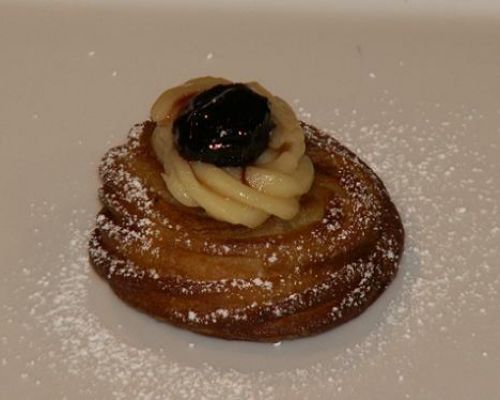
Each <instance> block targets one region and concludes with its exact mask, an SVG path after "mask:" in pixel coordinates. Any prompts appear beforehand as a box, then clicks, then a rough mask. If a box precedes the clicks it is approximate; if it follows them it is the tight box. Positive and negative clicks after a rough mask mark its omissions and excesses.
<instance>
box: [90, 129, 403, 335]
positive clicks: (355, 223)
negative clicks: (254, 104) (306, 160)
mask: <svg viewBox="0 0 500 400" xmlns="http://www.w3.org/2000/svg"><path fill="white" fill-rule="evenodd" d="M301 124H302V127H303V129H304V132H305V136H306V153H307V154H308V155H309V157H310V158H311V160H312V161H313V163H314V167H315V180H314V183H313V186H312V189H311V190H310V191H309V193H307V194H305V195H304V196H303V197H302V198H301V211H300V212H299V214H298V215H297V216H296V217H295V218H293V219H292V220H290V221H283V220H280V219H279V218H276V217H271V218H270V219H269V220H268V221H266V222H265V223H264V224H263V225H262V226H260V227H258V228H256V229H250V228H245V227H242V226H235V225H231V224H229V223H225V222H221V221H216V220H214V219H212V218H210V217H209V216H207V215H206V214H205V213H204V212H203V211H202V210H200V209H196V208H189V207H185V206H183V205H181V204H180V203H178V202H177V201H176V200H174V199H173V198H172V196H171V195H170V194H169V193H168V191H167V190H166V188H165V185H164V183H163V180H162V178H161V173H162V171H163V170H162V166H161V164H160V163H159V162H158V160H157V159H156V156H155V154H154V151H153V150H152V146H151V144H150V141H151V134H152V132H153V130H154V128H155V123H154V122H151V121H146V122H144V123H142V124H138V125H136V126H135V127H134V128H133V129H132V130H131V132H130V134H129V136H128V141H127V143H126V144H125V145H122V146H119V147H116V148H113V149H111V150H110V151H109V152H108V153H107V154H106V155H105V157H104V158H103V160H102V162H101V164H100V168H99V173H100V176H101V179H102V182H103V185H102V188H101V189H100V191H99V197H100V200H101V202H102V204H103V208H102V210H101V211H100V213H99V215H98V217H97V223H96V228H95V229H94V231H93V232H92V235H91V239H90V244H89V254H90V260H91V262H92V264H93V266H94V269H95V270H96V271H97V272H98V273H99V274H100V275H101V276H102V277H103V278H104V279H106V280H107V281H108V283H109V285H110V286H111V288H112V289H113V290H114V292H115V293H116V294H117V295H118V296H119V297H120V298H122V299H123V300H124V301H125V302H127V303H128V304H130V305H132V306H134V307H136V308H138V309H140V310H142V311H144V312H146V313H148V314H151V315H153V316H154V317H156V318H159V319H162V320H166V321H168V322H169V323H171V324H173V325H176V326H179V327H182V328H185V329H189V330H191V331H194V332H198V333H201V334H205V335H210V336H216V337H221V338H226V339H239V340H252V341H278V340H282V339H292V338H297V337H303V336H310V335H313V334H317V333H320V332H322V331H325V330H327V329H330V328H333V327H335V326H337V325H340V324H342V323H343V322H346V321H348V320H349V319H351V318H353V317H355V316H357V315H359V314H360V313H361V312H363V311H364V310H365V309H366V308H367V307H368V306H369V305H370V304H371V303H372V302H373V301H375V299H376V298H377V297H378V296H379V295H380V294H381V293H382V292H383V291H384V289H385V288H386V287H387V285H388V284H389V283H390V282H391V281H392V279H393V278H394V276H395V274H396V272H397V269H398V264H399V261H400V258H401V256H402V252H403V247H404V230H403V226H402V223H401V219H400V216H399V214H398V212H397V210H396V208H395V206H394V204H393V203H392V201H391V199H390V197H389V195H388V193H387V190H386V189H385V187H384V185H383V183H382V181H381V180H380V179H379V178H378V177H377V176H376V175H375V173H374V172H373V171H372V170H371V169H370V168H369V167H368V166H367V165H366V164H365V163H364V162H363V161H361V160H360V159H359V158H358V157H357V156H356V155H355V154H354V153H352V152H351V151H349V150H348V149H347V148H346V147H344V146H342V145H341V144H340V143H339V142H338V141H336V140H335V139H334V138H333V137H331V136H330V135H328V134H326V133H323V132H321V131H320V130H318V129H316V128H315V127H313V126H311V125H308V124H306V123H303V122H302V123H301Z"/></svg>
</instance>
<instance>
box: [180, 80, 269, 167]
mask: <svg viewBox="0 0 500 400" xmlns="http://www.w3.org/2000/svg"><path fill="white" fill-rule="evenodd" d="M273 127H274V124H273V122H272V121H271V110H270V108H269V103H268V100H267V98H266V97H264V96H261V95H259V94H257V93H255V92H254V91H253V90H251V89H250V88H248V87H247V86H245V85H244V84H241V83H235V84H229V85H217V86H214V87H212V88H211V89H209V90H206V91H204V92H202V93H200V94H198V95H197V96H195V97H193V98H192V99H191V101H189V102H188V104H187V105H186V106H185V107H184V108H183V109H182V110H181V111H180V113H179V116H178V117H177V118H176V120H175V121H174V125H173V130H174V137H175V143H176V146H177V150H178V151H179V153H180V154H181V156H183V157H184V158H185V159H187V160H193V161H194V160H197V161H203V162H207V163H210V164H215V165H217V166H221V167H223V166H245V165H248V164H251V163H252V162H253V161H255V160H256V159H257V158H258V157H259V156H260V155H261V154H262V153H263V152H264V150H265V149H266V148H267V145H268V142H269V134H270V132H271V130H272V129H273Z"/></svg>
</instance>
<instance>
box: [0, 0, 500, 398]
mask: <svg viewBox="0 0 500 400" xmlns="http://www.w3.org/2000/svg"><path fill="white" fill-rule="evenodd" d="M294 3H297V2H294ZM387 3H388V2H385V6H387ZM451 3H452V2H448V4H451ZM459 3H460V5H461V6H463V4H462V2H459ZM355 4H357V5H358V7H352V8H349V7H343V8H342V7H340V8H339V10H341V11H339V10H337V11H336V9H335V6H332V5H331V4H330V5H329V4H327V2H324V1H323V2H321V1H318V2H317V3H314V4H310V5H308V6H307V9H306V8H305V7H304V6H303V5H302V6H299V5H298V4H295V5H294V6H290V7H286V6H285V5H284V4H282V3H281V2H279V1H272V2H269V4H264V3H262V4H260V5H258V4H253V5H252V4H251V3H250V2H246V3H245V5H244V6H235V5H231V4H230V3H229V2H223V1H213V2H210V3H207V4H201V3H200V4H198V5H197V6H196V5H195V4H194V3H193V2H191V3H190V4H189V5H186V6H176V5H173V4H170V5H168V4H162V3H161V2H157V3H153V2H152V3H148V4H147V5H144V4H143V5H139V4H137V3H134V2H128V4H127V5H119V4H117V3H112V4H111V3H110V4H108V5H107V6H103V5H99V4H95V5H87V6H84V5H83V4H80V5H77V4H76V3H75V4H72V5H67V4H66V5H65V4H64V3H61V4H59V5H58V4H57V3H45V2H33V3H22V4H20V3H19V4H17V5H15V4H11V5H8V4H4V5H1V6H0V16H1V18H0V19H1V23H0V49H2V50H1V59H2V62H1V63H0V89H1V92H0V93H1V95H0V171H1V173H0V187H1V188H2V195H1V196H0V217H1V219H0V221H1V229H0V254H1V274H0V303H1V313H0V382H1V385H0V397H1V398H9V399H27V398H29V399H32V398H36V399H61V398H67V399H95V398H106V399H112V398H115V399H125V398H131V399H165V398H168V399H324V398H339V399H382V398H384V399H405V398H409V399H427V400H432V399H455V400H465V399H471V398H481V399H494V398H498V388H499V386H498V373H499V372H498V371H499V369H500V352H499V348H498V345H499V341H500V340H499V339H500V336H499V331H500V308H499V304H500V294H499V293H500V281H499V279H500V278H499V260H500V250H499V243H500V214H499V211H498V207H499V198H500V180H499V179H500V161H499V158H500V157H499V151H500V150H499V146H500V131H499V127H500V74H499V70H500V69H499V68H500V48H499V42H498V39H499V37H500V23H499V22H500V12H499V11H498V7H496V8H494V7H493V6H492V8H491V12H488V9H487V4H483V6H484V7H486V8H485V9H481V10H479V11H480V12H473V11H474V10H471V13H470V15H468V14H467V13H466V11H467V10H465V11H464V8H463V7H462V8H460V7H458V8H450V10H451V12H450V13H449V15H446V14H445V13H443V12H441V13H440V14H439V16H437V15H433V14H432V12H431V11H432V9H431V10H430V11H429V10H427V11H428V12H420V11H421V10H420V11H419V12H418V13H417V12H416V11H415V12H413V11H414V10H415V9H414V8H412V7H411V5H409V6H408V7H409V8H407V9H406V11H405V8H404V7H405V6H404V4H405V3H403V2H401V4H399V2H398V6H397V7H396V9H397V10H398V13H391V12H390V8H388V7H385V8H384V9H383V10H385V11H384V12H381V11H380V10H378V12H376V11H377V10H375V9H374V10H371V9H368V10H364V11H363V10H362V7H359V4H360V2H356V3H355ZM402 4H403V5H402ZM344 6H345V4H344ZM484 7H483V8H484ZM445 9H446V8H443V2H440V8H439V10H441V11H443V10H445ZM457 10H458V11H457ZM372 11H373V12H372ZM206 74H211V75H219V76H225V77H228V78H230V79H235V80H242V81H245V80H258V81H260V82H261V83H262V84H264V85H265V86H266V87H268V88H269V89H271V90H272V91H273V92H275V93H277V94H279V95H281V96H282V97H284V98H285V99H287V100H288V101H289V102H290V103H291V104H292V105H293V106H294V108H295V109H296V110H297V112H298V113H299V114H300V116H301V117H302V118H304V119H306V120H308V121H311V122H313V123H314V124H315V125H317V126H319V127H322V128H326V129H331V130H332V132H334V135H335V136H336V137H337V138H339V139H340V140H341V141H343V142H344V143H346V144H347V145H349V146H350V147H351V148H352V149H353V150H355V151H357V152H358V153H359V154H360V155H361V156H362V157H363V158H364V159H365V160H366V161H368V163H369V164H370V165H371V166H372V167H373V168H374V169H375V170H376V171H377V173H379V174H380V176H381V177H382V178H383V180H384V182H385V183H386V184H387V186H388V188H389V191H390V193H391V195H392V196H393V199H394V200H395V202H396V204H397V206H398V208H399V209H400V211H401V213H402V215H403V218H404V223H405V226H406V230H407V248H406V253H405V258H404V260H403V263H402V265H401V271H400V274H399V275H398V277H397V279H396V281H395V282H394V284H393V285H392V286H391V287H390V288H389V290H387V292H386V293H385V294H384V295H383V296H382V298H381V299H380V300H379V301H377V303H376V304H375V305H374V306H372V307H371V308H370V309H369V310H368V311H367V312H366V313H364V314H363V315H362V316H361V317H359V318H357V319H356V320H354V321H352V322H350V323H348V324H346V325H344V326H342V327H341V328H339V329H336V330H333V331H331V332H328V333H325V334H323V335H320V336H318V337H314V338H309V339H302V340H297V341H293V342H285V343H282V344H281V345H279V346H278V345H275V346H273V345H268V344H251V343H236V342H225V341H221V340H216V339H209V338H205V337H200V336H197V335H194V334H191V333H189V332H185V331H180V330H177V329H175V328H172V327H170V326H168V325H166V324H161V323H158V322H155V321H154V320H153V319H151V318H149V317H147V316H145V315H142V314H140V313H138V312H136V311H134V310H132V309H130V308H128V307H127V306H125V305H124V304H122V303H121V302H120V301H119V300H117V298H116V297H115V296H114V295H113V294H112V293H111V291H110V290H109V289H108V287H107V285H106V284H105V283H104V282H103V281H102V280H100V279H99V278H98V277H97V276H96V275H95V273H94V272H93V271H92V270H91V269H90V268H89V265H88V262H87V257H86V240H87V232H88V229H89V228H90V227H91V226H92V224H93V218H94V215H95V213H96V212H97V210H98V208H99V205H98V202H97V196H96V192H97V188H98V185H99V182H98V179H97V173H96V167H97V164H98V162H99V159H100V157H101V156H102V155H103V153H104V152H105V150H106V149H107V148H109V147H110V146H111V145H115V144H118V143H121V142H123V141H124V139H125V135H126V133H127V130H128V129H129V127H130V126H131V125H132V124H133V123H135V122H137V121H141V120H143V119H145V118H146V117H147V114H148V110H149V107H150V105H151V102H152V101H153V100H154V99H155V98H156V96H157V95H158V94H159V93H160V92H161V91H162V90H164V89H165V88H167V87H169V86H171V85H174V84H176V83H179V82H182V81H184V80H186V79H188V78H192V77H195V76H199V75H206Z"/></svg>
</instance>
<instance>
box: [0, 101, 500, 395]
mask: <svg viewBox="0 0 500 400" xmlns="http://www.w3.org/2000/svg"><path fill="white" fill-rule="evenodd" d="M384 96H385V100H386V101H388V98H389V97H390V96H389V94H385V95H384ZM392 101H393V103H395V104H397V99H392ZM384 104H387V102H386V103H384ZM440 110H442V112H443V113H444V114H446V115H445V117H444V118H445V119H443V120H441V121H431V120H430V119H429V122H428V123H426V125H427V128H425V129H420V128H415V129H414V127H416V124H417V122H415V123H414V124H412V123H408V122H405V123H399V122H398V120H397V115H396V116H392V118H391V119H387V120H385V119H384V118H383V117H381V118H380V120H377V122H370V121H365V120H363V113H362V112H361V111H360V110H358V112H357V114H352V113H351V111H350V110H348V111H346V112H342V111H339V112H338V114H339V115H338V116H337V117H335V118H334V119H333V118H331V117H329V118H330V119H333V122H332V130H333V131H334V132H335V136H336V137H337V138H339V139H341V141H342V142H344V143H347V144H349V145H350V146H351V147H352V148H353V149H356V151H357V152H358V153H359V155H360V157H361V158H362V159H364V160H366V161H368V162H369V164H370V165H371V166H372V167H373V168H374V169H375V170H376V172H377V173H378V174H379V175H380V176H381V177H382V178H383V180H384V183H385V184H386V185H387V187H388V188H389V191H390V193H391V195H392V197H393V199H394V200H395V202H396V204H397V205H398V208H399V210H400V211H401V213H402V216H403V219H404V222H405V227H406V230H407V238H408V243H407V249H406V256H405V260H404V262H403V265H402V269H401V271H400V276H399V278H398V279H397V281H396V282H395V285H394V287H391V288H390V289H389V291H388V292H387V294H386V295H385V296H384V297H383V298H382V299H381V300H380V301H379V302H378V303H377V304H376V305H375V306H374V307H372V309H370V310H368V311H367V313H366V314H365V315H364V316H363V317H362V318H360V319H358V320H357V321H355V322H353V323H349V324H347V325H346V326H344V327H343V328H341V329H339V330H335V331H333V332H331V333H327V334H324V335H321V336H319V337H316V338H313V339H306V340H303V341H297V342H285V343H282V344H281V345H280V346H277V345H276V346H273V345H258V344H252V345H250V344H245V343H226V342H221V341H218V340H216V339H207V338H202V337H198V336H196V335H192V334H190V333H186V332H184V331H182V332H181V331H178V330H176V329H174V328H171V327H169V326H167V325H165V324H156V323H155V322H154V321H153V320H152V319H150V318H149V317H143V316H140V315H139V314H138V313H136V312H135V311H132V310H130V309H128V308H127V307H126V306H123V305H121V303H119V301H118V300H116V299H114V297H113V295H112V293H111V292H110V291H108V290H107V288H106V287H105V286H104V284H103V283H102V282H101V281H100V280H99V278H97V277H96V276H95V274H94V273H93V271H92V270H91V269H90V267H89V265H88V261H87V255H86V251H87V240H88V233H89V229H90V228H91V226H92V224H93V218H94V211H95V210H80V209H75V212H74V213H73V214H71V215H70V216H69V217H68V220H66V221H58V220H57V219H56V217H55V216H56V215H57V213H58V208H59V207H58V204H53V203H50V202H47V203H46V204H34V205H33V206H32V207H31V218H32V219H33V221H35V220H36V221H38V222H37V224H36V225H34V226H33V230H32V233H31V234H32V236H33V243H34V244H35V245H36V250H34V251H35V252H36V257H35V259H36V262H34V260H35V259H34V260H32V261H33V262H27V261H26V260H20V262H19V267H20V268H17V269H14V270H13V271H12V272H9V273H12V274H17V275H16V276H19V277H22V278H20V279H22V281H23V282H25V284H24V285H22V286H23V287H17V288H15V290H16V291H18V293H24V294H25V297H26V298H27V301H26V310H21V309H19V307H16V305H15V304H10V303H6V304H4V305H2V313H3V316H2V318H3V323H4V324H5V325H4V326H5V327H9V326H12V325H13V324H16V323H17V321H18V320H21V316H20V314H22V315H23V317H22V318H23V319H24V328H21V327H20V328H19V330H17V331H16V332H21V334H19V333H17V334H16V335H14V334H12V333H11V332H12V331H11V330H7V331H6V332H7V333H3V334H0V336H1V341H0V350H2V357H1V364H0V366H1V367H3V368H9V367H10V366H12V365H18V364H19V363H22V365H23V370H22V373H21V375H20V379H22V381H23V382H24V383H25V384H33V385H41V386H44V385H45V384H46V382H45V381H44V380H41V382H40V378H39V376H37V372H36V371H37V366H38V365H40V368H44V369H47V370H48V371H51V373H52V374H53V375H54V376H60V378H54V379H61V380H65V379H75V381H81V382H82V385H83V384H84V385H85V386H86V389H85V390H86V391H87V392H82V393H85V397H87V398H92V397H96V393H103V390H105V391H106V393H108V396H107V398H115V399H125V398H137V399H163V398H180V399H199V398H206V399H218V398H224V399H285V398H290V397H292V396H295V397H298V398H324V394H325V393H329V394H330V395H331V397H333V398H335V397H342V398H356V390H357V389H356V384H357V383H359V382H360V381H362V380H366V379H370V377H372V376H378V375H379V374H378V372H377V371H380V370H384V371H385V372H384V375H383V379H384V380H385V381H386V382H387V383H388V384H390V385H392V384H393V385H398V387H401V388H402V389H401V392H398V393H402V395H401V396H400V397H401V398H405V397H404V396H405V392H404V388H405V385H410V384H411V382H412V380H413V379H415V376H417V375H418V371H420V370H421V369H422V367H423V364H422V361H421V360H419V359H418V357H417V356H416V354H417V353H418V352H420V351H430V350H426V349H427V348H428V346H434V347H430V349H435V348H436V347H435V346H439V343H438V342H436V338H437V336H435V332H439V334H440V335H441V336H440V337H442V339H443V341H445V343H446V346H451V347H453V346H455V347H456V350H457V352H464V351H468V353H467V354H465V355H466V356H467V357H473V356H474V354H472V353H471V351H472V350H471V349H476V351H477V357H479V358H480V359H482V360H484V361H485V362H493V361H492V360H495V357H496V354H497V351H496V349H495V348H492V347H489V346H488V345H487V344H484V342H483V337H484V335H485V334H486V333H485V332H484V331H483V329H482V326H483V325H484V324H485V321H487V320H488V318H495V316H496V315H497V314H498V302H497V299H498V295H499V287H500V276H499V271H498V268H497V266H498V259H499V257H500V255H499V253H498V252H499V248H498V239H499V234H500V220H499V211H498V207H499V205H498V199H499V198H500V193H499V187H500V186H499V184H498V180H497V179H498V178H497V176H495V168H498V165H497V164H492V163H490V162H489V161H488V159H487V158H486V157H485V156H484V154H483V152H484V147H482V145H481V144H480V143H478V144H477V147H476V146H470V145H467V146H466V145H465V143H466V142H465V141H464V140H463V139H464V137H465V136H466V135H469V134H472V132H474V131H475V130H476V126H475V125H474V124H473V123H474V121H476V120H479V119H480V118H479V113H478V112H474V111H472V110H471V109H469V108H463V109H462V108H460V107H459V108H458V109H450V110H447V109H445V107H444V106H443V105H441V106H440ZM384 111H385V110H384ZM448 113H451V114H450V115H448ZM353 116H355V119H353ZM417 116H418V118H423V119H425V118H427V115H426V113H425V110H420V111H419V113H418V112H417ZM470 116H472V119H471V118H469V117H470ZM318 118H319V119H321V118H323V117H322V116H321V115H320V116H319V117H318ZM484 118H489V116H488V115H486V114H485V116H484ZM443 121H444V122H449V125H448V124H446V125H443V124H442V122H443ZM463 124H465V125H466V126H465V127H464V126H463ZM447 173H448V174H447ZM134 185H135V184H134ZM132 189H134V191H135V193H136V195H137V196H138V197H137V198H139V199H143V200H145V199H144V197H143V194H144V193H143V191H142V188H141V187H136V186H134V187H132ZM135 189H137V190H135ZM89 190H90V189H89ZM134 196H135V195H134ZM145 204H147V200H145ZM49 220H51V221H57V223H58V224H59V225H60V232H59V236H58V237H57V238H53V237H51V236H49V235H47V234H46V233H45V231H44V230H43V225H40V222H39V221H42V222H43V221H49ZM144 224H145V226H147V222H144ZM332 229H335V226H333V227H332ZM59 241H63V242H64V246H62V248H60V249H59V250H58V251H57V252H55V251H54V249H55V248H56V247H55V244H56V243H57V242H59ZM38 243H39V245H37V244H38ZM224 251H225V252H229V251H231V249H226V250H224ZM391 252H392V251H391V250H389V251H388V252H387V257H389V258H391V257H392V256H393V254H391ZM271 258H272V256H271ZM268 261H269V262H272V260H268ZM367 272H369V270H368V271H367ZM155 274H156V271H150V275H151V277H152V278H154V276H155ZM4 279H5V278H4ZM257 279H258V278H257ZM3 282H6V281H3ZM2 284H4V283H2ZM231 284H234V285H239V284H241V285H244V284H245V283H244V282H240V281H237V280H235V281H234V283H233V282H231ZM254 284H255V285H257V286H259V287H261V288H262V289H264V290H265V287H266V281H265V280H262V279H260V281H257V282H254ZM5 286H6V287H7V286H8V285H7V283H5ZM9 290H10V289H9ZM318 290H319V289H318ZM13 291H14V290H13ZM351 301H353V300H351ZM279 312H282V310H279ZM333 312H340V310H334V311H333ZM24 314H25V315H24ZM216 314H217V315H214V318H225V316H226V310H224V309H219V310H217V311H216ZM197 317H198V316H197V315H195V314H194V313H193V314H190V315H188V318H193V319H196V318H197ZM465 319H468V320H469V321H471V323H469V324H467V325H464V323H465V322H464V320H465ZM9 321H10V322H9ZM485 326H486V325H485ZM120 327H121V328H120ZM456 331H460V332H461V335H463V336H465V335H466V336H467V337H468V339H464V338H463V337H462V336H458V335H456V334H455V332H456ZM433 335H434V336H433ZM430 337H432V340H431V339H429V338H430ZM35 338H36V346H35V345H34V344H33V343H35V342H34V340H35ZM435 342H436V343H437V344H434V345H433V343H435ZM463 343H465V345H466V346H464V345H463ZM16 346H23V347H26V348H31V349H32V350H31V351H32V354H33V357H32V358H26V359H25V358H21V357H20V358H17V357H18V356H19V354H17V353H16V352H13V350H7V349H15V348H17V347H16ZM29 346H31V347H29ZM422 349H423V350H422ZM466 349H467V350H466ZM188 352H190V353H189V354H194V355H196V357H195V358H194V359H193V358H189V357H188V356H187V354H188ZM228 354H230V356H228ZM465 355H464V356H465ZM241 360H245V361H248V360H249V361H248V362H247V363H245V365H241V363H242V361H241ZM388 371H393V375H390V373H389V372H388ZM72 377H73V378H72ZM68 390H69V389H68ZM395 390H396V389H395ZM64 395H66V396H67V397H68V398H71V393H70V392H67V393H64ZM322 396H323V397H322ZM60 397H62V395H61V396H60Z"/></svg>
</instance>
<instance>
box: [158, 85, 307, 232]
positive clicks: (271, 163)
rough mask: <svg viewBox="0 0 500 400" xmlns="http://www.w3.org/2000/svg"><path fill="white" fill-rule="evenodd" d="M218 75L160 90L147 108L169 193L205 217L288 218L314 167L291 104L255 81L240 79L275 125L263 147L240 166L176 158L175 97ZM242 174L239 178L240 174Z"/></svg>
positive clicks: (253, 221)
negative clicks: (265, 106)
mask: <svg viewBox="0 0 500 400" xmlns="http://www.w3.org/2000/svg"><path fill="white" fill-rule="evenodd" d="M230 83H231V82H230V81H228V80H226V79H222V78H213V77H203V78H197V79H193V80H190V81H187V82H186V83H184V84H182V85H180V86H177V87H174V88H172V89H169V90H167V91H165V92H164V93H163V94H161V96H160V97H159V98H158V99H157V100H156V102H155V103H154V105H153V107H152V109H151V119H152V120H153V121H155V122H156V123H157V126H156V128H155V131H154V132H153V138H152V141H153V148H154V151H155V153H156V156H157V157H158V159H159V160H160V162H161V163H162V165H163V168H164V173H163V174H162V177H163V179H164V181H165V184H166V185H167V188H168V190H169V192H170V194H171V195H172V196H173V197H174V198H175V199H176V200H177V201H179V203H181V204H183V205H185V206H187V207H201V208H203V209H204V210H205V211H206V212H207V214H209V215H210V216H211V217H213V218H215V219H218V220H221V221H226V222H229V223H232V224H241V225H245V226H247V227H251V228H254V227H257V226H259V225H261V224H262V223H263V222H264V221H266V220H267V219H268V218H269V217H270V216H271V215H274V216H277V217H279V218H282V219H285V220H289V219H292V218H293V217H294V216H295V215H297V213H298V212H299V208H300V205H299V199H300V196H301V195H303V194H304V193H306V192H308V191H309V189H310V188H311V185H312V182H313V179H314V167H313V164H312V162H311V160H310V159H309V157H308V156H306V155H305V154H304V152H305V142H304V132H303V130H302V128H301V126H300V123H299V121H298V119H297V118H296V116H295V113H294V112H293V110H292V109H291V107H290V106H289V105H288V104H287V103H286V102H285V101H283V100H282V99H280V98H279V97H276V96H274V95H272V94H271V93H270V92H269V91H267V90H266V89H265V88H263V87H262V86H261V85H259V84H258V83H256V82H250V83H247V84H246V85H247V86H248V87H249V88H250V89H252V90H253V91H255V92H256V93H258V94H260V95H262V96H265V97H266V98H267V99H268V100H269V106H270V110H271V118H272V120H273V123H274V124H275V127H274V128H273V129H272V131H271V133H270V139H269V145H268V148H267V149H266V150H265V151H264V152H263V153H262V154H261V155H260V156H259V157H258V159H257V160H256V161H255V162H254V163H253V164H252V165H247V166H245V167H217V166H215V165H213V164H208V163H205V162H201V161H187V160H185V159H184V158H182V157H181V156H180V155H179V153H178V152H177V149H176V147H175V144H174V135H173V123H174V120H175V118H176V117H177V114H178V112H179V111H180V110H179V106H178V104H179V100H180V99H183V98H189V97H190V96H195V95H197V94H199V93H201V92H203V91H205V90H208V89H210V88H212V87H213V86H215V85H220V84H230ZM242 178H243V179H242Z"/></svg>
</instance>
